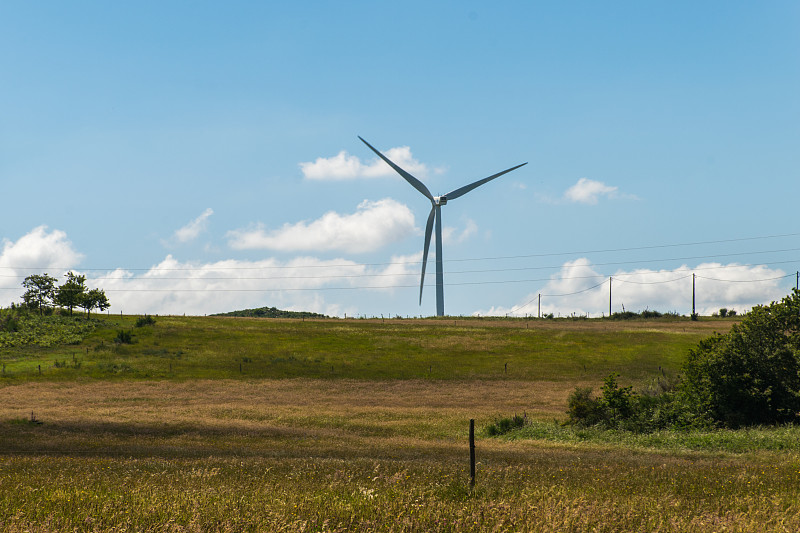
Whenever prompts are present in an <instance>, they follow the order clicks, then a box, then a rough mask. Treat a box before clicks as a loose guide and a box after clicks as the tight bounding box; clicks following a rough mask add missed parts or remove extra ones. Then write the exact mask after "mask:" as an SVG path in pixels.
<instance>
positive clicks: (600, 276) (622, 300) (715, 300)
mask: <svg viewBox="0 0 800 533" xmlns="http://www.w3.org/2000/svg"><path fill="white" fill-rule="evenodd" d="M692 274H696V276H697V278H696V280H695V297H696V311H697V313H699V314H700V315H706V316H707V315H711V314H712V313H714V312H716V311H718V310H719V309H720V308H722V307H725V308H728V309H735V310H737V311H739V312H746V311H749V310H750V309H751V308H752V307H753V306H755V305H759V304H765V303H769V302H771V301H774V300H779V299H780V298H782V297H783V296H785V295H786V293H787V290H786V289H785V288H784V287H781V284H782V283H783V281H784V278H786V273H785V272H784V271H783V270H780V269H773V268H770V267H768V266H766V265H739V264H736V263H729V264H721V263H701V264H699V265H697V266H695V267H689V266H687V265H682V266H680V267H678V268H675V269H664V270H650V269H635V270H630V271H625V270H618V271H616V272H614V273H611V274H606V273H601V272H598V271H597V270H596V269H595V268H594V267H593V266H592V264H591V262H590V261H589V260H588V259H586V258H580V259H575V260H573V261H567V262H565V263H564V264H563V265H562V266H561V269H560V271H559V272H558V273H557V274H554V275H553V276H551V278H550V281H548V282H547V283H546V284H545V285H543V286H542V287H541V288H540V289H538V290H537V291H535V292H531V293H529V294H528V295H526V296H525V297H524V298H522V299H521V300H520V301H519V302H518V303H517V304H516V305H514V306H512V307H492V308H490V309H488V310H481V311H477V312H476V313H475V314H480V315H505V314H509V315H513V316H525V315H533V316H536V315H537V314H538V312H539V310H538V305H539V294H541V295H542V299H541V302H542V308H541V312H542V315H546V314H549V313H553V314H554V315H555V316H571V315H572V314H575V315H579V316H580V315H588V316H590V317H599V316H603V315H606V316H607V315H608V306H609V277H611V278H613V279H612V281H611V310H612V312H614V313H617V312H621V311H623V308H624V310H626V311H633V312H640V311H643V310H645V309H650V310H656V311H660V312H677V313H678V314H683V315H688V314H690V313H691V309H692Z"/></svg>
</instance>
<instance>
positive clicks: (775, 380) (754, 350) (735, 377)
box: [683, 289, 800, 427]
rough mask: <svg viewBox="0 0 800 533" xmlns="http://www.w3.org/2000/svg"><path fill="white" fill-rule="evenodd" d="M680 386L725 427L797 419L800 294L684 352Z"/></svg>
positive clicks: (799, 407)
mask: <svg viewBox="0 0 800 533" xmlns="http://www.w3.org/2000/svg"><path fill="white" fill-rule="evenodd" d="M683 386H684V390H685V392H686V393H687V394H688V395H689V396H690V398H692V400H693V402H694V403H695V404H696V405H697V407H698V408H699V409H700V410H701V411H703V412H704V413H705V414H707V415H708V416H710V417H711V418H712V419H714V420H716V421H717V422H720V423H722V424H724V425H726V426H730V427H738V426H742V425H752V424H774V423H785V422H795V421H798V420H800V291H797V290H796V289H795V290H794V291H793V293H792V294H791V295H790V296H787V297H785V298H784V299H783V300H781V301H780V302H773V303H771V304H770V305H767V306H757V307H754V308H753V310H752V311H751V312H750V313H748V314H747V316H746V317H745V318H744V319H743V320H742V322H741V323H739V324H737V325H734V326H733V327H732V328H731V330H730V332H728V333H727V334H726V335H715V336H713V337H710V338H708V339H705V340H703V341H701V342H700V343H699V344H698V346H697V347H696V348H695V349H693V350H691V351H690V352H689V357H688V358H687V361H686V363H685V365H684V384H683Z"/></svg>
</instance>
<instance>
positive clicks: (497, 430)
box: [486, 415, 527, 437]
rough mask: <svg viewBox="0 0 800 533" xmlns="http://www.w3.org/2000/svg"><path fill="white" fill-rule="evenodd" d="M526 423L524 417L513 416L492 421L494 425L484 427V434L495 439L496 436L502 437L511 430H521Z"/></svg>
mask: <svg viewBox="0 0 800 533" xmlns="http://www.w3.org/2000/svg"><path fill="white" fill-rule="evenodd" d="M526 423H527V419H526V417H524V416H519V415H514V416H513V417H510V418H498V419H496V420H495V421H494V423H492V424H489V425H488V426H487V427H486V433H487V434H488V435H489V436H490V437H496V436H497V435H504V434H506V433H508V432H509V431H511V430H512V429H517V428H521V427H523V426H524V425H525V424H526Z"/></svg>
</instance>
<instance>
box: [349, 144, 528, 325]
mask: <svg viewBox="0 0 800 533" xmlns="http://www.w3.org/2000/svg"><path fill="white" fill-rule="evenodd" d="M358 138H359V139H361V142H363V143H364V144H366V145H367V146H368V147H369V149H370V150H372V151H373V152H375V153H376V154H377V155H378V157H380V158H381V159H383V160H384V161H386V163H387V164H388V165H389V166H390V167H392V168H393V169H395V171H396V172H397V173H398V174H400V175H401V176H403V179H405V180H406V181H407V182H408V183H410V184H411V186H412V187H414V188H415V189H417V190H418V191H419V192H421V193H422V194H423V195H424V196H425V197H426V198H427V199H428V200H430V201H431V212H430V214H429V215H428V224H427V225H426V226H425V246H424V248H423V249H422V275H421V276H420V280H419V304H420V305H422V287H423V285H424V284H425V265H426V263H427V262H428V248H429V247H430V244H431V232H432V231H433V226H434V221H435V222H436V316H444V273H443V270H442V206H443V205H446V204H447V202H448V201H450V200H455V199H456V198H458V197H460V196H463V195H465V194H467V193H468V192H469V191H471V190H472V189H475V188H477V187H480V186H481V185H483V184H484V183H488V182H490V181H492V180H493V179H495V178H499V177H500V176H502V175H503V174H507V173H508V172H511V171H512V170H516V169H518V168H519V167H521V166H523V165H527V164H528V163H522V165H517V166H515V167H511V168H509V169H508V170H504V171H502V172H498V173H497V174H493V175H491V176H489V177H488V178H483V179H482V180H478V181H475V182H472V183H470V184H469V185H464V186H463V187H460V188H458V189H456V190H454V191H451V192H449V193H447V194H444V195H442V196H434V195H432V194H431V191H429V190H428V188H427V187H426V186H425V184H424V183H422V182H421V181H419V180H418V179H417V178H415V177H414V176H412V175H411V174H409V173H408V172H406V171H405V170H403V169H402V168H400V167H398V166H397V165H395V164H394V163H393V162H392V161H390V160H389V159H388V158H387V157H386V156H384V155H383V154H382V153H380V152H379V151H378V150H376V149H375V148H373V147H372V145H371V144H369V143H368V142H367V141H365V140H364V139H362V138H361V136H359V137H358Z"/></svg>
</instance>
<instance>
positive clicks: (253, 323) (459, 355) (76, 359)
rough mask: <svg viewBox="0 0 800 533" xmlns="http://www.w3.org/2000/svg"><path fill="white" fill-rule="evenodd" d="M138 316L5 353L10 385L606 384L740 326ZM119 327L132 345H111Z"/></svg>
mask: <svg viewBox="0 0 800 533" xmlns="http://www.w3.org/2000/svg"><path fill="white" fill-rule="evenodd" d="M135 319H136V317H109V318H105V317H104V319H103V321H102V322H99V323H94V324H95V325H93V326H92V329H91V330H89V331H86V332H84V335H85V336H84V338H83V340H81V341H79V342H78V343H76V344H70V345H64V344H62V345H60V346H41V345H32V346H24V347H6V348H0V362H2V363H3V364H5V372H4V374H3V376H2V378H5V379H10V380H14V381H19V380H23V381H24V380H30V379H34V380H40V379H43V380H73V379H77V378H91V379H129V378H133V379H153V378H156V379H198V378H202V379H220V378H226V379H228V378H248V379H249V378H269V379H283V378H292V377H313V378H323V379H341V378H347V379H351V378H352V379H419V378H424V379H446V380H449V379H507V378H513V379H524V380H541V379H544V380H576V379H580V380H597V379H600V378H602V377H603V376H605V375H607V374H609V373H611V372H615V371H616V372H619V373H621V374H622V375H623V377H624V378H625V379H629V380H634V381H635V380H641V379H644V378H645V377H647V376H650V375H653V374H654V373H657V372H659V370H664V371H667V370H669V371H673V372H674V371H677V370H678V369H679V367H680V363H681V361H682V360H683V358H684V357H685V354H686V352H687V350H688V349H689V348H690V347H692V346H694V345H695V344H696V343H697V342H698V341H699V340H700V339H701V338H703V337H706V336H708V335H709V334H710V333H711V331H712V329H711V328H712V327H713V328H714V329H720V330H727V329H728V328H729V326H730V324H731V323H732V322H730V321H715V322H691V321H688V320H675V319H672V320H663V319H656V320H652V321H636V322H637V323H635V324H634V323H632V322H634V321H630V322H629V321H622V322H615V321H605V322H604V321H601V320H594V321H587V320H581V321H573V320H563V321H559V320H548V321H545V320H538V321H537V320H533V321H523V320H506V321H498V320H485V321H483V320H474V319H472V320H428V321H406V320H389V321H385V322H384V321H380V320H374V321H368V320H347V321H345V320H323V321H309V320H306V321H301V320H257V319H241V318H222V317H192V318H184V317H158V318H157V319H156V324H155V325H154V326H146V327H141V328H135V327H133V324H134V322H135ZM80 322H81V320H80V319H77V323H80ZM120 330H124V331H130V332H131V333H132V337H133V344H117V343H115V342H114V339H115V337H116V336H117V334H118V333H119V331H120ZM39 366H41V368H42V373H41V375H40V374H39Z"/></svg>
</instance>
